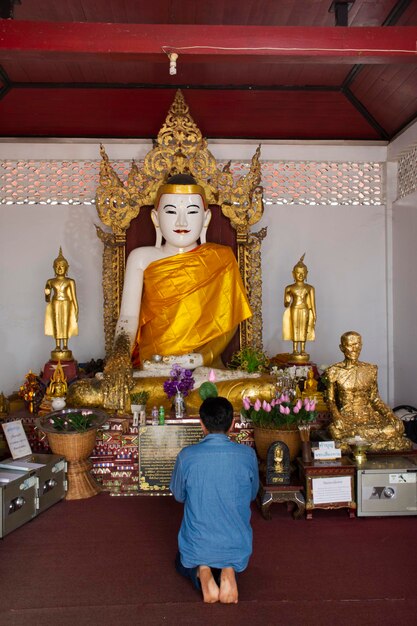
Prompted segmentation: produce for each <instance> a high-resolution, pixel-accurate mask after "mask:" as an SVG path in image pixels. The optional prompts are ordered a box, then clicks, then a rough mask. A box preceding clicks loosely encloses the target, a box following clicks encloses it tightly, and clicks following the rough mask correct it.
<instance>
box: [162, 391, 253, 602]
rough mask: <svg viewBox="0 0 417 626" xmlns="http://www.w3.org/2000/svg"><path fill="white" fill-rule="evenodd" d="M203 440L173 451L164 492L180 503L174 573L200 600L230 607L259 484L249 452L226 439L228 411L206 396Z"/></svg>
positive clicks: (247, 543)
mask: <svg viewBox="0 0 417 626" xmlns="http://www.w3.org/2000/svg"><path fill="white" fill-rule="evenodd" d="M200 422H201V427H202V429H203V432H204V434H205V437H204V438H203V439H202V440H201V441H200V442H199V443H198V444H195V445H193V446H188V447H187V448H184V449H183V450H181V452H180V453H179V455H178V457H177V460H176V463H175V467H174V471H173V474H172V478H171V484H170V488H171V491H172V494H173V495H174V497H175V499H176V500H178V501H179V502H183V503H184V517H183V520H182V524H181V528H180V532H179V535H178V543H179V554H178V555H177V561H176V566H177V570H178V571H179V572H180V573H181V574H183V575H185V576H187V577H188V578H190V579H191V580H192V582H193V583H194V585H195V587H197V588H198V589H201V590H202V592H203V598H204V602H218V601H219V600H220V602H223V603H228V604H230V603H236V602H237V601H238V589H237V583H236V577H235V572H242V571H243V570H244V569H245V568H246V566H247V564H248V561H249V557H250V555H251V553H252V528H251V526H250V516H251V510H250V503H251V501H252V500H254V499H255V497H256V494H257V492H258V486H259V474H258V462H257V459H256V454H255V451H254V450H253V449H252V448H250V447H248V446H245V445H243V444H238V443H234V442H232V441H230V439H229V438H228V436H227V433H228V432H229V431H230V430H231V428H232V427H233V407H232V405H231V404H230V402H229V401H228V400H226V398H222V397H217V398H207V399H206V400H204V402H203V404H202V405H201V407H200Z"/></svg>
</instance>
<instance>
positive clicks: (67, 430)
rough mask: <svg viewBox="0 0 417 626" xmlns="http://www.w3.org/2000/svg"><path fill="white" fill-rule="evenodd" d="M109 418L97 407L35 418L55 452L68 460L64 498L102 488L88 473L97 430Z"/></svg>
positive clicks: (87, 494)
mask: <svg viewBox="0 0 417 626" xmlns="http://www.w3.org/2000/svg"><path fill="white" fill-rule="evenodd" d="M107 419H108V415H107V413H105V412H104V411H101V410H99V409H82V408H80V409H62V410H61V411H53V412H52V413H48V414H47V415H44V416H42V417H38V418H37V419H36V427H37V428H38V430H40V431H42V432H43V433H45V434H46V436H47V438H48V443H49V447H50V448H51V450H52V452H53V453H54V454H59V455H62V456H64V457H65V459H66V461H67V477H68V491H67V493H66V496H65V497H66V499H67V500H79V499H82V498H90V497H91V496H95V495H96V494H98V493H99V492H100V491H101V488H100V486H99V485H98V484H97V483H96V481H95V480H94V478H93V477H92V476H91V474H90V472H89V470H90V469H91V461H90V460H89V457H90V455H91V453H92V451H93V449H94V446H95V443H96V436H97V429H98V428H100V426H102V425H103V424H104V422H106V421H107Z"/></svg>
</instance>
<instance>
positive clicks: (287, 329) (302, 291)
mask: <svg viewBox="0 0 417 626" xmlns="http://www.w3.org/2000/svg"><path fill="white" fill-rule="evenodd" d="M304 256H305V254H303V256H302V257H301V258H300V260H299V261H298V263H297V264H296V265H294V268H293V272H292V274H293V277H294V281H295V282H294V283H293V284H292V285H287V286H286V287H285V292H284V306H285V312H284V317H283V320H282V338H283V339H284V340H285V341H292V344H293V352H292V354H291V360H292V361H296V362H298V363H306V362H307V361H308V360H309V358H310V356H309V355H308V354H307V352H306V351H305V345H306V341H313V340H314V338H315V333H314V328H315V323H316V318H317V315H316V301H315V290H314V287H312V286H311V285H308V284H307V283H306V282H305V281H306V279H307V274H308V270H307V266H306V265H305V264H304Z"/></svg>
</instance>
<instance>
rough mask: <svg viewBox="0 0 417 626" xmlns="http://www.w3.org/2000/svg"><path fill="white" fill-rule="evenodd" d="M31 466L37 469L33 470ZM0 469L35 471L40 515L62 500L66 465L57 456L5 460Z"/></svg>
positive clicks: (61, 458) (33, 456)
mask: <svg viewBox="0 0 417 626" xmlns="http://www.w3.org/2000/svg"><path fill="white" fill-rule="evenodd" d="M33 465H36V466H38V467H36V468H34V467H33ZM1 468H6V469H12V470H16V471H32V470H33V471H35V473H36V478H37V481H38V485H37V502H36V505H37V513H42V512H43V511H45V510H46V509H48V508H49V507H50V506H52V505H53V504H55V503H56V502H59V501H60V500H62V498H64V497H65V492H66V490H67V482H66V469H67V464H66V461H65V458H64V457H63V456H59V455H58V454H29V455H27V456H24V457H22V458H21V459H15V460H13V459H6V460H5V461H2V462H1V463H0V471H1Z"/></svg>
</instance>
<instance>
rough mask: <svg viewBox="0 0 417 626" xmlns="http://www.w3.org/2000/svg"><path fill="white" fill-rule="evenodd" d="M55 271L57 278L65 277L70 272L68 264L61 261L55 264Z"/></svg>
mask: <svg viewBox="0 0 417 626" xmlns="http://www.w3.org/2000/svg"><path fill="white" fill-rule="evenodd" d="M54 270H55V274H56V275H57V276H65V274H66V273H67V271H68V263H66V261H64V260H61V259H59V260H58V261H55V263H54Z"/></svg>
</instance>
